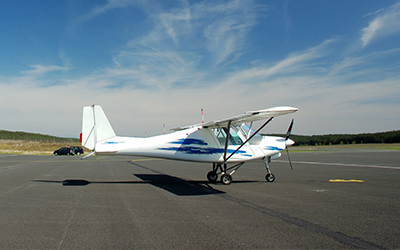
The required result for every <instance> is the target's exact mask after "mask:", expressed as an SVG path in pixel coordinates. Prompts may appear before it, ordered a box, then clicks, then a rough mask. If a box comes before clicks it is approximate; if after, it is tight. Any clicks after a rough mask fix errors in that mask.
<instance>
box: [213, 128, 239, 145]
mask: <svg viewBox="0 0 400 250" xmlns="http://www.w3.org/2000/svg"><path fill="white" fill-rule="evenodd" d="M213 132H214V135H215V137H217V140H218V142H219V143H220V144H221V145H225V141H226V135H227V132H228V129H227V128H214V129H213ZM242 143H243V141H242V139H240V137H239V135H238V134H237V131H236V129H235V128H231V129H230V135H229V141H228V145H240V144H242Z"/></svg>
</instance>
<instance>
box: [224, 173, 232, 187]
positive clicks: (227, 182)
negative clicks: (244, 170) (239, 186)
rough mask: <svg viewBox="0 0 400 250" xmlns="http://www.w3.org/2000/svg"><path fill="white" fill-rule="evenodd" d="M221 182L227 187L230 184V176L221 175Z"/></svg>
mask: <svg viewBox="0 0 400 250" xmlns="http://www.w3.org/2000/svg"><path fill="white" fill-rule="evenodd" d="M221 182H222V184H224V185H229V184H231V183H232V176H230V175H229V174H223V175H222V176H221Z"/></svg>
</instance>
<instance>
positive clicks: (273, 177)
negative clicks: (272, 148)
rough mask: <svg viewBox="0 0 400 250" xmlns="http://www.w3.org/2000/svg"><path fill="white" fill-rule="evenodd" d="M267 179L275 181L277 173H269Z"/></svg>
mask: <svg viewBox="0 0 400 250" xmlns="http://www.w3.org/2000/svg"><path fill="white" fill-rule="evenodd" d="M265 179H266V180H267V181H268V182H273V181H274V180H275V175H273V174H267V175H266V176H265Z"/></svg>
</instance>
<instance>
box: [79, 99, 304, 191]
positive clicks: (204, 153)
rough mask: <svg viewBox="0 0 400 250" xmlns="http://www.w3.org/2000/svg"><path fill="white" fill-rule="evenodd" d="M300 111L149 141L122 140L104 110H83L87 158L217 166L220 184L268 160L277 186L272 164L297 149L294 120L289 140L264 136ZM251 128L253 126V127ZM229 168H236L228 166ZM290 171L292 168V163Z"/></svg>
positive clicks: (211, 175)
mask: <svg viewBox="0 0 400 250" xmlns="http://www.w3.org/2000/svg"><path fill="white" fill-rule="evenodd" d="M297 110H298V108H293V107H274V108H269V109H263V110H258V111H250V112H245V113H244V114H242V115H238V116H234V117H231V118H227V119H223V120H219V121H213V122H206V123H200V124H196V125H192V126H186V127H179V128H174V129H171V130H173V131H174V132H172V133H169V134H165V135H159V136H153V137H146V138H136V137H121V136H117V135H116V134H115V132H114V130H113V128H112V127H111V125H110V123H109V121H108V119H107V117H106V115H105V113H104V111H103V109H102V108H101V107H100V106H99V105H92V106H86V107H84V108H83V119H82V134H81V138H80V139H81V144H82V146H84V147H86V148H88V149H90V150H92V153H90V154H89V155H87V156H85V157H83V158H82V159H84V158H87V157H89V156H91V155H93V154H96V155H124V156H143V157H156V158H164V159H171V160H181V161H191V162H205V163H212V164H213V165H212V170H211V171H210V172H208V174H207V179H208V180H209V181H210V182H217V180H218V177H219V176H220V180H221V182H222V183H223V184H225V185H229V184H230V183H231V182H232V174H233V173H235V171H236V170H238V169H239V168H240V167H241V166H242V165H243V164H244V163H245V162H247V161H255V160H259V161H263V162H264V163H265V167H266V169H267V175H266V176H265V179H266V180H267V181H268V182H273V181H274V180H275V176H274V175H273V174H272V173H271V171H270V169H269V165H268V163H269V162H270V161H271V160H272V159H276V158H278V157H280V156H281V151H282V150H284V149H286V150H287V153H288V157H289V151H288V149H287V147H288V146H291V145H293V144H294V141H293V140H291V139H289V136H290V133H291V130H292V127H293V120H292V122H291V123H290V126H289V129H288V130H287V133H286V137H285V138H283V137H276V136H261V135H260V134H259V131H260V130H261V129H263V128H264V127H265V126H266V125H267V124H268V123H269V122H270V121H271V120H272V119H273V118H274V117H276V116H280V115H285V114H289V113H294V112H296V111H297ZM258 120H266V121H265V122H264V124H262V125H261V126H260V127H259V128H258V129H257V130H256V131H254V130H253V129H252V125H253V122H254V121H258ZM246 123H249V125H247V124H246ZM228 163H233V164H234V165H233V166H231V167H229V168H228V167H227V164H228ZM289 163H290V167H291V168H292V164H291V162H290V158H289Z"/></svg>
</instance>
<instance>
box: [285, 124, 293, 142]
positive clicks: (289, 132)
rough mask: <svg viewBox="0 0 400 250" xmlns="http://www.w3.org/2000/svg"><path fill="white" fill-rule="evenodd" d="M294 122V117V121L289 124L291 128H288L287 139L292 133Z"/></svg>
mask: <svg viewBox="0 0 400 250" xmlns="http://www.w3.org/2000/svg"><path fill="white" fill-rule="evenodd" d="M293 122H294V119H292V122H291V123H290V125H289V128H288V130H287V132H286V137H285V140H287V139H289V136H290V134H291V133H292V128H293Z"/></svg>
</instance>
